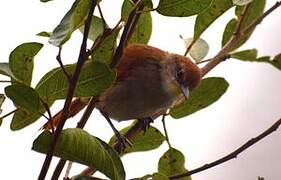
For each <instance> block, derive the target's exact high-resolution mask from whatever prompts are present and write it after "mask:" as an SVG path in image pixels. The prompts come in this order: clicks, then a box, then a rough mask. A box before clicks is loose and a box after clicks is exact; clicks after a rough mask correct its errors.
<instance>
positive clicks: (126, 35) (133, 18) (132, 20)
mask: <svg viewBox="0 0 281 180" xmlns="http://www.w3.org/2000/svg"><path fill="white" fill-rule="evenodd" d="M134 2H135V6H134V8H133V10H132V11H131V13H130V14H129V16H128V19H127V22H126V24H125V27H124V30H123V33H122V35H121V38H120V42H119V45H118V47H117V48H116V51H115V54H114V56H113V60H112V62H111V64H110V67H111V68H113V67H115V66H116V65H117V64H118V62H119V60H120V58H121V57H122V54H123V51H124V49H125V47H126V46H127V44H128V42H129V40H130V38H131V35H132V32H133V31H134V29H135V26H136V24H137V21H138V19H139V16H140V15H141V14H140V13H136V11H138V10H142V9H143V8H144V7H143V6H140V7H139V6H138V5H139V4H140V2H141V0H139V1H134Z"/></svg>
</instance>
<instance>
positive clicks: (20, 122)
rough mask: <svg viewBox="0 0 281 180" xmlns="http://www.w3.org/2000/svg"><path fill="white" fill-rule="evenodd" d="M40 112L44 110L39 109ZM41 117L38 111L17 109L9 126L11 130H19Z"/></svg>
mask: <svg viewBox="0 0 281 180" xmlns="http://www.w3.org/2000/svg"><path fill="white" fill-rule="evenodd" d="M39 111H40V112H44V109H39ZM40 117H41V114H39V113H32V112H28V111H25V110H24V109H18V110H17V111H16V112H15V114H14V116H13V119H12V122H11V125H10V128H11V130H13V131H16V130H20V129H22V128H24V127H26V126H28V125H30V124H31V123H33V122H35V121H36V120H37V119H38V118H40Z"/></svg>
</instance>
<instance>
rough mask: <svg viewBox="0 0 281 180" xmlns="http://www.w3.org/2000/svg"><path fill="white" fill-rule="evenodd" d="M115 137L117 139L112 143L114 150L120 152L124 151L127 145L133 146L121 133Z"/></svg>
mask: <svg viewBox="0 0 281 180" xmlns="http://www.w3.org/2000/svg"><path fill="white" fill-rule="evenodd" d="M116 137H117V139H116V141H115V143H114V147H115V148H116V150H117V151H118V152H120V153H121V152H124V151H125V149H126V148H127V147H132V146H133V143H132V142H131V141H130V140H129V139H128V138H126V137H125V136H122V135H121V134H119V135H117V136H116Z"/></svg>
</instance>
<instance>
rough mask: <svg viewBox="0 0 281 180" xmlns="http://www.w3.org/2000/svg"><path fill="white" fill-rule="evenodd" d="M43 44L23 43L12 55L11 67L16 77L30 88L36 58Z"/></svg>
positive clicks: (10, 59) (10, 58)
mask: <svg viewBox="0 0 281 180" xmlns="http://www.w3.org/2000/svg"><path fill="white" fill-rule="evenodd" d="M42 47H43V44H40V43H37V42H30V43H23V44H21V45H19V46H18V47H16V48H15V49H14V50H13V51H12V52H11V54H10V57H9V66H10V69H11V72H12V73H13V74H14V76H15V77H16V78H17V79H19V80H20V81H21V82H22V83H24V84H25V85H27V86H30V83H31V80H32V72H33V66H34V62H33V60H34V56H35V55H36V54H37V53H38V52H39V51H40V49H41V48H42Z"/></svg>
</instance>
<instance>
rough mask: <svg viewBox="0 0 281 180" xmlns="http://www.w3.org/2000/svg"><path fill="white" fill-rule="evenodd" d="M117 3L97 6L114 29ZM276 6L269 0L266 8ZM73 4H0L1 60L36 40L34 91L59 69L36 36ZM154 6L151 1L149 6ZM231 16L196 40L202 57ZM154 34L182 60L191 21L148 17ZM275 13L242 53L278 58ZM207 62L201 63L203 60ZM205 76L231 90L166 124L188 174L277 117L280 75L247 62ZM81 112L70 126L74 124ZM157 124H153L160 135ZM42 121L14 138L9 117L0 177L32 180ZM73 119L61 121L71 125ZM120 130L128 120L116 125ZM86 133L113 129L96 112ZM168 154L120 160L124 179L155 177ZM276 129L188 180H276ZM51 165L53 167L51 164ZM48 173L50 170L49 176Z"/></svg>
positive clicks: (279, 141) (73, 43) (280, 146)
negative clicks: (202, 50) (250, 51)
mask: <svg viewBox="0 0 281 180" xmlns="http://www.w3.org/2000/svg"><path fill="white" fill-rule="evenodd" d="M121 2H122V1H118V0H115V1H110V0H104V1H103V2H102V3H101V7H102V9H103V11H104V15H105V19H106V20H107V22H108V24H109V25H110V26H111V27H113V26H114V25H115V23H116V22H117V21H118V20H119V17H120V7H121ZM275 2H276V1H273V0H270V1H268V3H267V9H268V8H269V7H270V6H272V5H273V4H274V3H275ZM72 3H73V1H63V0H55V1H53V2H49V3H47V4H44V3H41V2H40V1H39V0H22V1H18V0H9V1H5V2H2V3H1V6H0V20H1V28H0V40H1V43H0V61H1V62H7V61H8V57H9V53H10V52H11V51H12V50H13V49H14V48H15V47H16V46H18V45H19V44H21V43H24V42H31V41H37V42H41V43H44V44H45V46H44V48H43V49H42V50H41V51H40V53H39V54H38V55H37V56H36V59H35V70H34V74H35V76H34V79H33V85H35V84H36V83H37V82H38V80H39V79H40V78H41V77H42V76H43V75H44V74H45V73H46V72H48V71H49V70H50V69H52V68H53V67H56V66H58V64H57V62H56V60H55V56H56V54H57V49H56V48H55V47H53V46H51V45H49V44H48V42H47V39H46V38H41V37H37V36H36V35H35V34H37V33H38V32H41V31H52V30H53V29H54V27H55V26H56V25H57V24H58V23H59V22H60V20H61V18H62V17H63V16H64V14H65V13H66V12H67V10H68V9H69V8H70V7H71V5H72ZM154 5H155V7H156V5H157V1H154ZM233 14H234V11H233V10H232V11H229V12H227V13H226V14H224V15H223V16H222V17H221V18H220V19H219V20H217V21H216V23H215V24H213V25H212V26H211V28H209V29H208V30H207V31H206V32H205V33H204V34H203V36H202V38H203V39H205V40H206V41H207V42H208V43H209V45H210V52H209V54H208V57H213V56H214V55H215V54H216V52H218V50H219V49H220V44H221V37H222V33H223V29H224V27H225V25H226V23H227V22H228V21H229V20H230V19H231V18H232V17H233ZM152 15H153V34H152V37H151V40H150V42H149V44H150V45H153V46H156V47H158V48H161V49H163V50H166V51H169V52H173V53H178V54H183V53H184V51H185V47H184V44H183V42H182V40H181V39H180V38H179V35H182V36H184V37H192V35H193V25H194V18H172V17H164V16H161V15H158V14H157V13H152ZM280 17H281V9H278V10H277V11H276V12H274V13H272V14H271V15H270V16H269V17H268V18H266V20H265V21H263V22H262V24H261V25H259V26H258V28H257V29H256V31H255V32H254V34H253V36H252V38H251V39H250V40H249V41H248V42H247V43H246V44H245V45H244V46H243V47H242V48H241V49H249V48H257V49H258V50H259V55H260V56H264V55H271V56H275V55H277V54H279V53H281V36H280V34H281V20H280ZM81 38H82V35H81V34H80V33H79V32H75V33H74V34H73V38H72V39H71V40H70V41H69V42H68V43H67V44H66V45H65V47H64V50H63V54H62V59H63V62H64V63H65V64H67V63H71V62H75V61H76V59H77V56H78V50H79V46H80V43H81ZM208 57H207V58H208ZM208 76H218V77H224V78H225V79H226V80H227V81H228V82H229V83H230V87H229V89H228V90H227V92H226V94H225V95H224V96H223V97H222V98H221V99H220V100H219V101H218V102H216V103H215V104H213V105H212V106H210V107H208V108H205V109H204V110H202V111H200V112H197V113H194V114H193V115H190V116H188V117H187V118H184V119H179V120H173V119H168V120H167V127H168V131H169V135H170V140H171V143H172V146H173V147H175V148H177V149H179V150H181V151H182V152H183V153H184V154H185V156H186V165H187V168H188V169H194V168H196V167H198V166H201V165H203V164H205V163H208V162H212V161H214V160H216V159H218V158H220V157H222V156H224V155H226V154H228V153H230V152H232V151H233V150H235V149H236V148H238V147H239V146H241V145H242V144H243V143H245V142H246V141H247V140H249V139H250V138H252V137H254V136H256V135H258V134H260V133H261V132H262V131H264V130H265V129H267V128H268V127H269V126H270V125H271V124H273V123H274V122H275V121H277V120H278V119H279V118H280V117H281V108H280V107H281V94H280V92H281V83H280V79H281V72H280V71H278V70H277V69H275V68H273V67H272V66H271V65H268V64H258V63H246V62H240V61H237V60H233V59H230V60H227V61H226V62H224V63H221V64H220V65H219V66H217V67H216V68H215V69H214V70H213V71H211V72H210V73H209V74H208ZM4 86H5V85H4V84H0V92H3V88H4ZM61 106H62V102H61V101H58V102H57V103H55V105H54V106H53V107H52V111H53V113H54V112H56V111H57V110H58V109H60V108H61ZM3 108H4V113H5V112H8V111H9V110H12V109H13V107H12V104H11V102H9V101H6V102H5V104H4V107H3ZM80 115H81V114H79V115H78V116H77V118H75V119H76V120H77V119H79V116H80ZM160 122H161V121H159V120H158V121H156V122H155V126H157V127H158V129H161V130H162V126H161V123H160ZM44 123H45V120H44V119H41V120H39V121H37V122H36V123H34V124H32V125H31V126H29V127H27V128H25V129H23V130H21V131H16V132H12V131H11V130H10V129H9V125H10V118H7V119H5V120H4V121H3V124H2V126H1V127H0V147H1V149H0V169H1V170H0V179H3V178H9V179H36V178H37V176H38V173H39V171H40V168H41V166H42V163H43V160H44V158H45V156H44V155H42V154H39V153H36V152H34V151H31V145H32V142H33V140H34V139H35V138H36V137H37V136H38V134H39V133H38V132H37V130H38V129H39V127H40V126H42V125H43V124H44ZM75 123H76V121H75V120H71V121H69V122H68V123H67V126H68V127H73V126H74V125H75ZM115 125H116V126H117V127H118V128H122V127H124V126H126V125H128V122H124V123H115ZM86 130H87V131H89V132H90V133H91V134H93V135H95V136H98V137H101V138H102V139H104V140H108V139H109V138H110V137H111V135H112V132H111V129H110V128H109V126H108V124H107V123H105V121H103V120H102V118H101V117H100V116H99V114H98V113H97V112H95V113H94V114H93V115H92V116H91V119H90V121H89V122H88V124H87V127H86ZM166 150H167V145H166V144H165V143H164V144H163V145H162V146H161V147H160V148H159V149H157V150H153V151H149V152H145V153H133V154H129V155H126V156H125V157H123V158H122V160H123V163H124V166H125V169H126V172H127V178H133V177H139V176H143V175H145V174H148V173H153V172H156V171H157V163H158V159H159V157H160V156H161V155H162V154H163V153H164V152H165V151H166ZM280 152H281V130H278V131H276V132H274V133H273V134H272V135H270V136H269V137H267V138H265V139H264V140H262V141H261V142H260V143H258V144H256V145H254V146H253V147H251V148H250V149H248V150H246V151H245V152H243V153H242V154H241V155H239V156H238V158H237V159H234V160H231V161H229V162H227V163H224V164H222V165H219V166H217V167H215V168H212V169H210V170H207V171H204V172H201V173H198V174H196V175H194V176H193V180H226V179H227V180H237V179H253V180H255V179H257V177H258V176H263V177H265V179H266V180H279V179H280V178H281V171H280V164H281V154H280ZM55 164H56V163H54V162H53V164H52V165H53V166H52V167H54V165H55ZM80 171H81V166H78V165H75V166H74V168H73V171H72V174H76V173H79V172H80ZM50 172H52V170H50Z"/></svg>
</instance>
